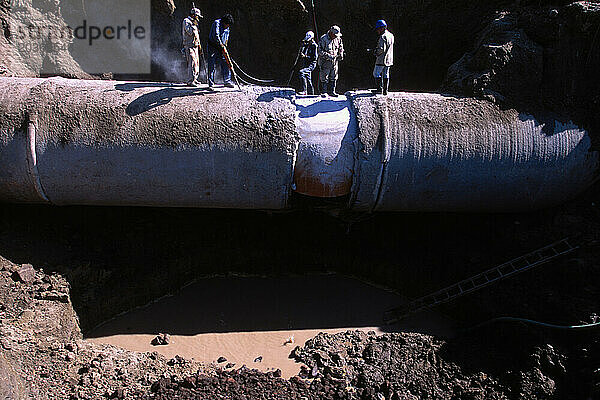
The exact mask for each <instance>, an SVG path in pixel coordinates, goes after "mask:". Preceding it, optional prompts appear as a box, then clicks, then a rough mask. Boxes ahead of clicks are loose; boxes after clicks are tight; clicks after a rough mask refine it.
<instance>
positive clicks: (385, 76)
mask: <svg viewBox="0 0 600 400" xmlns="http://www.w3.org/2000/svg"><path fill="white" fill-rule="evenodd" d="M373 76H374V77H375V79H377V84H378V90H377V91H376V92H375V93H381V94H383V95H387V93H388V88H389V85H390V67H386V66H383V65H376V66H375V69H374V70H373Z"/></svg>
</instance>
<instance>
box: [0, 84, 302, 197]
mask: <svg viewBox="0 0 600 400" xmlns="http://www.w3.org/2000/svg"><path fill="white" fill-rule="evenodd" d="M264 92H269V95H268V96H266V97H264V98H263V97H262V95H263V94H264ZM285 97H286V93H285V92H281V93H278V92H273V91H272V90H264V91H262V92H261V91H260V89H258V88H256V90H255V91H254V90H253V91H246V92H229V93H211V92H208V91H205V90H196V89H188V88H183V87H174V86H171V85H168V84H152V83H150V84H137V83H125V82H121V83H119V82H107V81H80V80H67V79H60V78H53V79H46V80H43V79H11V78H7V79H0V200H4V201H11V202H50V203H53V204H57V205H68V204H84V205H132V206H169V207H219V208H220V207H222V208H242V209H254V208H264V209H280V208H284V207H285V206H286V204H287V202H288V197H289V193H290V190H291V182H292V174H293V166H294V160H295V156H296V151H297V147H298V142H299V137H298V135H297V133H296V126H295V115H294V112H295V108H294V105H293V104H292V102H291V101H290V100H289V99H286V98H285Z"/></svg>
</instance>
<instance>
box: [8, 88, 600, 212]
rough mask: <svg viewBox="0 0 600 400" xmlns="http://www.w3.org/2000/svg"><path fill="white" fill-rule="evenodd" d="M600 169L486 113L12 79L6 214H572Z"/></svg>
mask: <svg viewBox="0 0 600 400" xmlns="http://www.w3.org/2000/svg"><path fill="white" fill-rule="evenodd" d="M597 167H598V154H597V153H596V152H591V151H590V140H589V136H588V134H587V133H586V132H585V131H584V130H582V129H579V128H578V127H576V126H574V125H573V124H570V123H566V124H563V123H559V122H557V121H550V122H545V123H541V122H540V121H538V120H536V119H535V118H533V117H532V116H528V115H525V114H519V113H517V112H516V111H514V110H501V109H500V108H498V107H497V106H495V105H492V104H490V103H488V102H484V101H477V100H473V99H457V98H452V97H445V96H441V95H434V94H407V93H398V94H394V95H391V96H388V97H382V96H372V95H370V94H368V93H349V94H348V95H347V96H344V97H342V98H339V99H332V98H327V99H321V98H308V99H306V98H303V99H300V98H296V97H295V96H294V94H293V92H292V91H291V90H283V89H277V88H250V87H246V88H244V91H242V92H238V91H230V92H209V91H207V90H205V89H197V88H185V87H181V86H176V85H170V84H160V83H127V82H110V81H78V80H66V79H61V78H52V79H19V78H4V79H0V200H2V201H10V202H41V203H44V202H47V203H52V204H57V205H67V204H85V205H137V206H169V207H219V208H255V209H282V208H286V207H288V206H289V198H290V194H291V192H292V191H294V190H295V191H296V192H298V193H301V194H304V195H308V196H314V197H340V196H348V198H349V199H350V200H349V204H348V206H349V207H350V208H352V209H353V210H355V211H360V212H371V211H378V210H382V211H390V210H403V211H508V210H520V209H531V208H537V207H543V206H548V205H553V204H557V203H560V202H562V201H564V200H566V199H567V198H569V197H572V196H574V195H575V194H577V193H578V192H580V191H581V190H583V189H585V188H586V187H587V186H589V185H590V184H591V183H592V182H593V180H594V178H595V174H596V170H597Z"/></svg>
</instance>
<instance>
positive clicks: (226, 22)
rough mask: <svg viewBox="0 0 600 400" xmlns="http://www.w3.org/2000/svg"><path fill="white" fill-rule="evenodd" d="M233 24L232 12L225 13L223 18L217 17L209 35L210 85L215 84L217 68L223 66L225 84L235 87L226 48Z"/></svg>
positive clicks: (222, 72)
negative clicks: (226, 58)
mask: <svg viewBox="0 0 600 400" xmlns="http://www.w3.org/2000/svg"><path fill="white" fill-rule="evenodd" d="M232 25H233V17H232V16H231V14H225V15H224V16H223V17H222V18H220V19H216V20H215V21H214V22H213V24H212V26H211V28H210V33H209V35H208V53H209V54H208V86H209V87H213V86H214V85H215V68H216V65H217V64H219V65H220V66H221V74H222V76H223V84H224V85H225V87H228V88H233V87H235V85H234V84H233V83H232V82H231V70H230V68H229V65H228V64H227V61H226V60H225V55H224V50H225V46H227V42H228V40H229V28H230V27H231V26H232Z"/></svg>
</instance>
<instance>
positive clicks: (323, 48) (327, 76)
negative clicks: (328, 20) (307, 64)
mask: <svg viewBox="0 0 600 400" xmlns="http://www.w3.org/2000/svg"><path fill="white" fill-rule="evenodd" d="M318 55H319V68H320V72H319V84H320V88H319V89H320V92H321V96H325V93H329V95H331V96H334V97H336V96H337V93H336V92H335V87H336V85H337V79H338V64H339V62H340V61H341V60H343V59H344V43H343V42H342V32H341V30H340V27H339V26H337V25H334V26H332V27H331V28H330V29H329V31H328V32H327V33H326V34H324V35H323V36H321V39H320V40H319V47H318Z"/></svg>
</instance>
